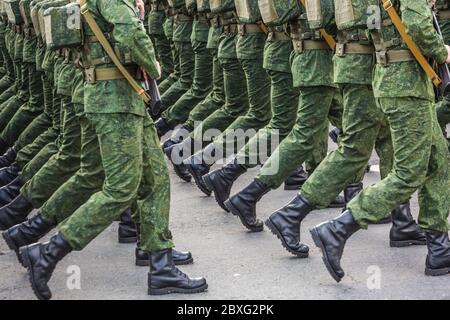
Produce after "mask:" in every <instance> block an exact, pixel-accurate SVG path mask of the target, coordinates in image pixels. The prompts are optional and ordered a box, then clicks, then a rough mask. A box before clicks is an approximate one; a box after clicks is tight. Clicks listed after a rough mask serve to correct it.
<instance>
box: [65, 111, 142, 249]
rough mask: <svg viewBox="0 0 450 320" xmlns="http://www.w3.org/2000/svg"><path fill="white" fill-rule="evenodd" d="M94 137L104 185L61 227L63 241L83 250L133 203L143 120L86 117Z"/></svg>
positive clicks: (138, 176) (115, 115) (116, 116)
mask: <svg viewBox="0 0 450 320" xmlns="http://www.w3.org/2000/svg"><path fill="white" fill-rule="evenodd" d="M87 116H88V118H89V120H90V121H91V122H92V124H93V126H94V127H95V131H96V133H97V137H98V141H99V147H100V154H101V158H102V165H103V169H104V170H105V182H104V184H103V189H102V190H101V191H100V192H97V193H95V194H94V195H92V196H91V198H90V199H89V200H88V201H87V202H86V203H85V204H83V205H82V206H81V207H80V208H78V209H77V210H76V211H75V212H74V213H73V214H72V215H71V216H70V217H69V218H68V219H67V220H65V221H64V222H63V223H62V224H61V225H60V232H61V234H62V235H63V237H64V239H66V240H67V242H68V243H69V244H70V246H71V247H72V248H74V249H75V250H81V249H83V248H84V247H85V246H86V245H87V244H89V242H90V241H92V240H93V239H94V238H95V237H96V236H98V235H99V234H100V233H101V232H102V231H103V230H105V229H106V228H107V227H108V226H109V225H110V224H111V223H112V222H113V221H114V220H115V219H116V218H117V217H119V216H120V214H121V213H122V212H123V211H124V210H125V209H127V208H129V207H130V205H131V204H132V203H133V201H135V200H136V197H137V192H138V189H139V184H140V182H141V178H142V166H143V161H142V143H143V136H142V135H143V121H144V118H143V117H139V116H136V115H133V114H125V113H124V114H118V113H112V114H88V115H87Z"/></svg>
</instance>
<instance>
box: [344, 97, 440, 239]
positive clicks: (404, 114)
mask: <svg viewBox="0 0 450 320" xmlns="http://www.w3.org/2000/svg"><path fill="white" fill-rule="evenodd" d="M377 101H378V103H379V105H380V107H381V109H382V111H383V113H384V114H386V116H387V119H388V122H389V126H390V129H391V136H392V142H393V146H394V166H393V169H392V171H391V172H390V173H389V174H388V175H387V177H386V178H385V179H383V180H381V181H380V182H378V183H377V184H375V185H372V186H370V187H368V188H366V189H365V190H363V191H362V192H361V193H360V194H358V196H356V197H355V198H354V199H353V200H352V201H350V203H349V204H348V206H347V207H348V208H349V209H350V211H351V212H352V214H353V216H354V218H355V220H356V221H357V222H358V223H359V224H360V226H361V227H363V228H367V225H368V224H369V223H371V222H376V221H378V220H380V219H381V218H383V217H384V215H385V214H386V212H390V211H392V210H393V209H394V208H395V207H396V206H397V205H399V204H400V203H404V202H405V201H407V200H408V199H409V198H410V197H411V195H412V194H413V193H414V192H415V191H416V190H418V189H419V188H423V187H424V184H425V183H426V182H427V180H428V181H430V182H429V183H430V184H429V185H428V186H429V189H425V190H421V191H422V193H421V197H422V199H421V203H424V204H428V205H429V206H428V207H427V208H423V209H424V210H429V212H430V213H431V215H432V216H433V218H435V219H436V220H439V223H433V226H434V228H435V229H436V230H439V231H442V230H446V229H447V223H445V224H444V223H443V219H442V215H443V214H441V215H440V217H438V216H437V212H441V210H440V209H441V208H442V207H443V206H442V202H441V201H444V202H447V201H448V200H447V199H448V196H447V194H448V180H447V179H446V178H444V180H445V182H444V183H442V184H440V183H439V181H434V179H440V178H439V177H437V175H435V173H436V172H439V171H440V172H441V173H445V171H446V170H448V169H444V168H445V166H448V163H447V161H445V160H446V159H447V157H444V158H445V160H444V161H442V159H439V158H440V157H441V158H442V156H443V155H444V153H445V151H444V150H443V149H445V147H443V146H444V145H445V142H443V139H444V138H443V137H442V134H441V135H439V137H436V135H435V130H434V126H437V123H436V121H437V120H436V113H435V109H434V105H433V103H432V102H430V101H428V100H424V99H417V98H412V97H407V98H380V99H378V100H377ZM442 166H444V168H442ZM444 176H445V174H444ZM431 190H433V192H436V193H437V194H436V195H434V196H432V195H430V191H431ZM442 195H443V196H442ZM445 204H448V202H447V203H445ZM446 211H447V212H446V214H448V207H446ZM428 217H430V215H428Z"/></svg>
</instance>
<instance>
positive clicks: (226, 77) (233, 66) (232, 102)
mask: <svg viewBox="0 0 450 320" xmlns="http://www.w3.org/2000/svg"><path fill="white" fill-rule="evenodd" d="M219 60H220V64H221V65H222V68H223V85H224V92H225V104H224V105H222V106H221V107H220V108H219V109H217V110H216V111H215V112H213V113H212V114H210V115H209V116H208V117H207V118H206V119H205V120H203V122H202V123H201V126H198V127H197V128H195V130H194V131H193V133H192V137H193V138H194V139H195V140H197V141H203V144H204V145H206V144H208V143H210V142H211V141H212V138H213V137H204V133H205V132H206V131H208V130H210V129H216V130H219V131H223V130H225V129H226V128H227V127H228V126H229V125H230V124H231V123H233V121H235V120H236V119H237V118H238V117H239V116H241V115H244V114H245V113H246V112H247V111H248V108H249V102H248V94H247V82H246V79H245V74H244V70H243V69H242V66H241V64H240V63H239V60H237V59H226V58H221V59H219ZM208 138H209V139H208Z"/></svg>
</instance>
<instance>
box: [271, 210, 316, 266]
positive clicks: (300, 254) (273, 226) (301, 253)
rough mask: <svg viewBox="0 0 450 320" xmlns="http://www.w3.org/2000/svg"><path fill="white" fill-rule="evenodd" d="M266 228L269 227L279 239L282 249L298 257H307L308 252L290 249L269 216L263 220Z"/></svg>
mask: <svg viewBox="0 0 450 320" xmlns="http://www.w3.org/2000/svg"><path fill="white" fill-rule="evenodd" d="M265 224H266V226H267V228H269V230H270V232H272V233H273V234H274V235H275V236H276V237H277V238H278V239H279V240H280V241H281V245H282V246H283V248H284V249H286V251H287V252H289V253H291V254H293V255H294V256H296V257H298V258H302V259H304V258H308V257H309V253H303V252H297V251H295V250H292V249H291V248H290V247H289V246H288V245H287V243H286V241H285V240H284V238H283V236H282V235H281V232H280V231H278V228H277V227H276V226H275V225H274V224H273V223H272V221H270V218H269V219H267V220H266V222H265Z"/></svg>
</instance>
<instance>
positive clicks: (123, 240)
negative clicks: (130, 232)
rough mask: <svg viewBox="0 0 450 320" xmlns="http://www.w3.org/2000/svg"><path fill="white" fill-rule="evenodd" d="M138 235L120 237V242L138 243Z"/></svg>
mask: <svg viewBox="0 0 450 320" xmlns="http://www.w3.org/2000/svg"><path fill="white" fill-rule="evenodd" d="M136 242H137V237H127V238H120V237H119V243H136Z"/></svg>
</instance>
